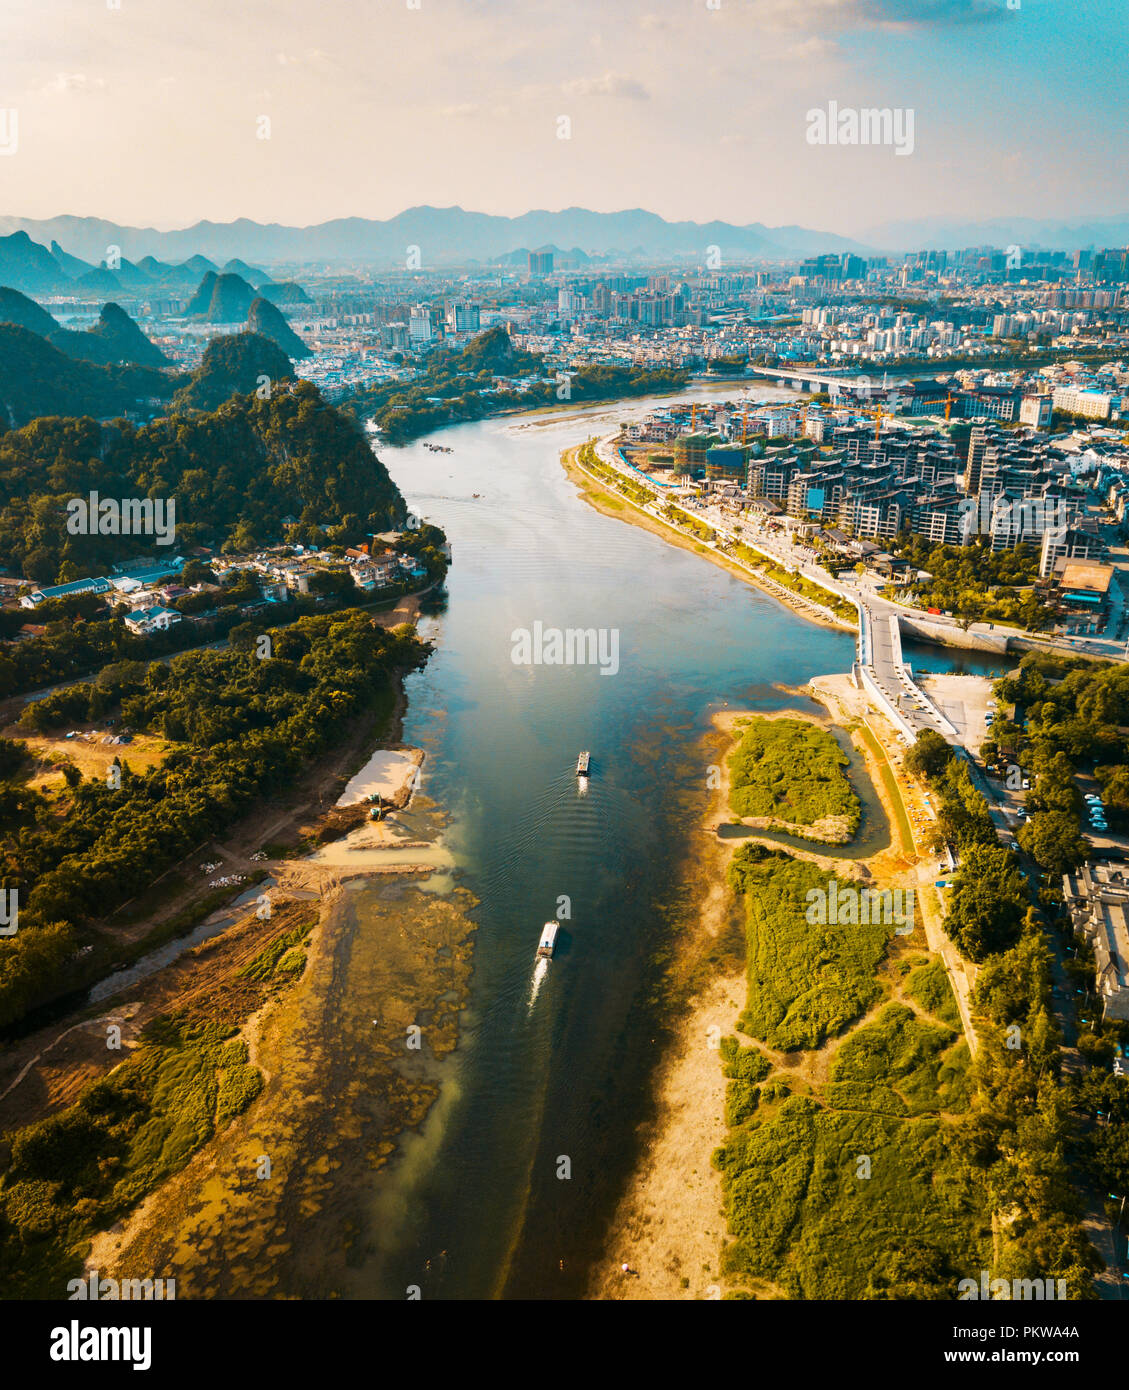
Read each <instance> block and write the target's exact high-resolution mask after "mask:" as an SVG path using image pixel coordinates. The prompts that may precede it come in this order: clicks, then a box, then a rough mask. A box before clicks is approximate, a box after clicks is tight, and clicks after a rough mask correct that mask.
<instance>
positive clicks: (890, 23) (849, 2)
mask: <svg viewBox="0 0 1129 1390" xmlns="http://www.w3.org/2000/svg"><path fill="white" fill-rule="evenodd" d="M746 13H747V14H749V15H750V16H751V17H752V18H754V19H756V20H759V21H761V22H762V23H764V24H766V25H768V26H769V27H772V28H782V29H784V28H787V29H821V28H824V29H826V28H830V29H928V28H946V27H950V26H955V25H962V24H982V23H991V22H995V21H997V20H1001V19H1006V18H1007V17H1008V16H1009V15H1010V14H1014V13H1015V11H1011V10H1008V8H1007V4H1006V0H753V3H752V5H751V6H750V8H749V9H748V10H747V11H746Z"/></svg>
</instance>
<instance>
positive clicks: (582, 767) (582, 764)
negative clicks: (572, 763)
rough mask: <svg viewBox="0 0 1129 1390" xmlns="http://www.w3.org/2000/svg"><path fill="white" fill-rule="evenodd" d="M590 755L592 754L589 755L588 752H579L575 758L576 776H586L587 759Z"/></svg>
mask: <svg viewBox="0 0 1129 1390" xmlns="http://www.w3.org/2000/svg"><path fill="white" fill-rule="evenodd" d="M591 756H592V755H591V754H590V753H587V752H585V753H581V755H580V757H579V758H577V760H576V775H577V777H587V776H588V761H589V759H590V758H591Z"/></svg>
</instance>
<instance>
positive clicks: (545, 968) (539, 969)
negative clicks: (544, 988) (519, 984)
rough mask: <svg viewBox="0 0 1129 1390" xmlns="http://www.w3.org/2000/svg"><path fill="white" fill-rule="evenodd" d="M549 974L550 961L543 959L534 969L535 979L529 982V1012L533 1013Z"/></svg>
mask: <svg viewBox="0 0 1129 1390" xmlns="http://www.w3.org/2000/svg"><path fill="white" fill-rule="evenodd" d="M548 973H549V962H548V959H547V958H545V957H542V958H541V959H539V960H538V962H537V964H536V965H535V966H534V967H533V978H532V979H531V980H530V982H529V1012H530V1013H532V1012H533V1006H534V1004H536V1003H537V996H538V994H540V993H541V985H542V983H543V982H544V979H545V976H546V975H547V974H548Z"/></svg>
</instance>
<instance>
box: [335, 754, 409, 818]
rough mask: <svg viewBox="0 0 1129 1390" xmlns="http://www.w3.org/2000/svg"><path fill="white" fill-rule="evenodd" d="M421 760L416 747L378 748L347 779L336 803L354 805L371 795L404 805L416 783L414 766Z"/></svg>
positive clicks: (366, 799)
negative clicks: (362, 765)
mask: <svg viewBox="0 0 1129 1390" xmlns="http://www.w3.org/2000/svg"><path fill="white" fill-rule="evenodd" d="M422 762H423V754H422V753H421V752H420V750H419V749H418V748H381V749H378V750H377V751H376V752H375V753H374V754H373V755H372V757H371V758H369V760H368V762H367V763H365V765H364V767H362V768H361V770H360V771H359V772H358V773H356V774H355V775H354V776H353V777H351V778H350V779H349V782H348V783H347V785H346V787H345V790H344V791H343V792H342V793H341V795H340V797H338V799H337V805H338V806H356V805H357V804H358V803H359V802H362V801H368V800H369V799H370V798H371V797H373V796H379V797H380V799H381V800H382V801H391V802H394V803H395V804H396V805H397V806H403V805H405V804H406V803H407V801H408V800H409V798H410V793H411V789H412V787H413V786H414V785H415V773H416V769H417V768H418V767H419V765H420V764H421V763H422Z"/></svg>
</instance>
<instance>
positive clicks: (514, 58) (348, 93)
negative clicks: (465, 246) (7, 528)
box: [0, 0, 1129, 233]
mask: <svg viewBox="0 0 1129 1390" xmlns="http://www.w3.org/2000/svg"><path fill="white" fill-rule="evenodd" d="M119 3H120V8H111V6H112V5H115V4H119ZM1010 3H1011V5H1014V6H1015V8H1009V0H299V3H295V0H2V3H0V111H2V110H3V109H6V108H14V109H15V110H16V111H17V112H18V131H19V144H18V149H17V151H16V153H15V154H14V155H10V156H8V157H0V213H6V214H11V215H17V216H24V217H49V216H55V215H57V214H61V213H76V214H82V215H89V216H100V217H106V218H110V219H113V220H115V221H119V222H125V223H133V224H138V225H148V226H157V227H162V228H167V227H173V226H184V225H187V224H189V223H191V222H194V221H196V220H198V219H201V218H209V219H212V220H215V221H228V220H230V219H232V218H235V217H251V218H254V219H256V220H258V221H264V222H269V221H278V222H286V223H295V224H300V225H304V224H308V223H314V222H322V221H325V220H326V219H328V218H331V217H338V216H348V215H358V216H367V217H387V216H391V215H392V214H394V213H396V212H399V211H401V210H402V209H403V208H405V207H409V206H411V205H413V204H416V203H432V204H435V205H437V206H448V205H450V204H456V203H457V204H460V205H461V206H463V207H464V208H470V209H474V210H477V211H483V212H494V213H507V214H516V213H520V212H525V211H528V210H529V209H530V208H551V209H556V208H562V207H567V206H569V205H582V206H586V207H591V208H595V209H599V210H603V211H610V210H614V209H618V208H626V207H645V208H648V209H651V210H653V211H655V212H658V213H660V214H662V215H663V216H664V217H668V218H679V219H680V218H690V219H693V220H695V221H705V220H709V219H710V218H714V217H718V218H724V219H725V220H727V221H732V222H766V223H769V224H772V225H776V224H781V223H793V222H794V223H799V224H801V225H804V226H808V227H818V228H821V229H824V230H828V231H836V232H844V233H858V232H861V231H863V230H864V229H865V228H866V227H868V226H870V225H873V224H875V223H878V222H881V221H885V220H888V219H892V218H901V217H917V216H930V215H947V216H959V217H962V218H963V217H970V218H972V217H991V216H997V215H1009V214H1010V215H1015V214H1028V215H1045V216H1054V217H1060V216H1070V215H1072V214H1075V213H1077V214H1101V213H1116V212H1126V211H1129V193H1127V191H1126V182H1127V180H1126V174H1125V168H1126V129H1127V127H1129V101H1127V97H1126V84H1125V73H1124V66H1123V65H1124V58H1125V53H1126V50H1127V40H1129V0H1019V3H1018V4H1016V0H1010ZM831 100H835V101H837V102H838V103H839V105H840V107H843V106H855V107H873V106H879V107H903V108H912V109H913V112H914V146H915V147H914V152H913V154H912V155H910V156H907V157H900V156H898V155H896V154H895V152H894V150H893V149H891V148H888V147H885V148H884V147H877V148H875V147H871V148H859V147H855V148H849V147H848V148H844V147H842V146H836V147H830V146H822V147H821V146H812V145H809V144H808V143H807V141H806V139H805V133H806V130H807V122H806V119H805V116H806V112H807V111H808V110H809V109H810V108H813V107H824V108H825V107H826V106H827V103H828V102H829V101H831ZM262 116H267V117H269V118H270V138H269V139H260V138H258V133H259V130H260V128H261V127H260V125H259V118H260V117H262ZM561 116H567V117H568V118H569V121H570V122H571V138H570V139H559V138H558V118H559V117H561Z"/></svg>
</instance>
